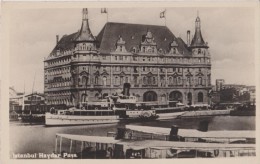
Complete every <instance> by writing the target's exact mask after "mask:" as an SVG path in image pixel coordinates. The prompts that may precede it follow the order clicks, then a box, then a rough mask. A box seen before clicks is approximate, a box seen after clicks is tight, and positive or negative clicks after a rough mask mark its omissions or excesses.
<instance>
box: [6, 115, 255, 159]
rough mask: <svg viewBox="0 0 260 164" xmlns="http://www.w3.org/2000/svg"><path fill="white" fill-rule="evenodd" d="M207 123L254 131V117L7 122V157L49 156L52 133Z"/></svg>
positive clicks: (187, 126) (101, 132) (212, 127)
mask: <svg viewBox="0 0 260 164" xmlns="http://www.w3.org/2000/svg"><path fill="white" fill-rule="evenodd" d="M204 120H208V121H209V131H212V130H255V116H212V117H202V118H201V117H200V118H182V119H172V120H157V121H152V122H142V123H116V124H103V125H82V126H60V127H45V125H30V124H25V123H21V122H10V140H9V141H10V153H11V154H12V153H52V152H53V151H54V147H55V135H56V133H65V134H79V135H92V136H106V135H107V132H116V129H117V128H118V127H124V125H125V124H132V125H143V126H153V127H165V128H170V127H171V126H172V125H177V126H179V127H180V128H183V129H198V126H199V123H200V121H204Z"/></svg>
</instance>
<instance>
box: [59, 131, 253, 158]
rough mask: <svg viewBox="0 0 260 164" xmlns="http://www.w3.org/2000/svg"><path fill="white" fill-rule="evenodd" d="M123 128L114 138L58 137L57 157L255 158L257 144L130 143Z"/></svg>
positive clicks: (135, 141) (131, 140) (150, 141)
mask: <svg viewBox="0 0 260 164" xmlns="http://www.w3.org/2000/svg"><path fill="white" fill-rule="evenodd" d="M125 134H126V133H125V131H124V130H123V129H121V128H119V129H118V132H117V134H116V136H115V137H104V136H85V135H74V134H60V133H58V134H56V141H55V151H54V152H55V154H57V155H59V156H60V157H61V158H65V159H71V158H76V159H136V158H137V159H141V158H144V159H158V158H159V159H163V158H217V157H241V156H256V150H255V145H254V144H227V143H223V144H220V143H200V142H177V141H163V140H152V139H131V138H130V139H129V138H127V137H128V136H125Z"/></svg>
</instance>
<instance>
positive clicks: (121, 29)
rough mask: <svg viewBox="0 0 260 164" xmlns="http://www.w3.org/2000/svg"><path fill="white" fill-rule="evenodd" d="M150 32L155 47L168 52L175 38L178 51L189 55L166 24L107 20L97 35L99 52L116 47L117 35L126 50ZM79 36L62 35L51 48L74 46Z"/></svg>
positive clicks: (77, 34)
mask: <svg viewBox="0 0 260 164" xmlns="http://www.w3.org/2000/svg"><path fill="white" fill-rule="evenodd" d="M148 30H149V31H150V32H152V35H153V37H154V42H155V43H156V44H157V49H158V50H159V49H162V50H163V51H166V52H169V50H170V44H171V43H172V42H173V40H175V41H176V42H177V44H178V48H177V49H178V51H179V52H180V53H181V54H184V55H190V51H189V49H188V47H187V45H186V44H185V42H184V41H183V40H182V39H181V38H176V37H175V36H174V34H173V33H172V32H171V31H170V30H169V29H168V28H167V27H166V26H157V25H143V24H128V23H113V22H108V23H106V24H105V26H104V27H103V29H102V30H101V31H100V33H99V34H98V36H97V38H96V39H97V43H98V45H97V46H98V48H99V51H100V53H110V52H111V51H114V50H115V49H116V43H117V41H118V39H119V36H121V37H122V39H123V40H124V41H125V42H126V44H125V46H126V50H127V51H129V52H130V51H131V49H132V48H133V47H139V46H140V44H141V42H142V37H143V36H145V35H146V34H147V31H148ZM78 36H79V32H75V33H73V34H70V35H64V36H63V37H62V38H61V39H60V41H59V42H58V44H57V45H56V46H55V48H54V49H53V50H52V53H54V52H55V51H56V50H60V51H64V50H69V49H72V48H74V44H75V43H74V41H75V40H76V38H77V37H78Z"/></svg>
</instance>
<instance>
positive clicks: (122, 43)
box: [116, 35, 126, 52]
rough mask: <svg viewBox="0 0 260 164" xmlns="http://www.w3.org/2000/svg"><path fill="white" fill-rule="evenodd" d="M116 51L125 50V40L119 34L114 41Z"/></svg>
mask: <svg viewBox="0 0 260 164" xmlns="http://www.w3.org/2000/svg"><path fill="white" fill-rule="evenodd" d="M116 51H117V52H126V49H125V41H124V40H123V38H122V37H121V36H120V35H119V39H118V41H117V42H116Z"/></svg>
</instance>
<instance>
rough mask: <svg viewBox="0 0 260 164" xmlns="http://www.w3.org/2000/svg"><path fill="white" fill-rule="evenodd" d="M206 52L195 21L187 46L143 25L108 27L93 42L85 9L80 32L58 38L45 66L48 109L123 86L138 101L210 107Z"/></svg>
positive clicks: (162, 30) (160, 29)
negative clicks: (128, 84)
mask: <svg viewBox="0 0 260 164" xmlns="http://www.w3.org/2000/svg"><path fill="white" fill-rule="evenodd" d="M208 48H209V47H208V45H207V43H206V42H204V40H203V37H202V34H201V22H200V18H199V17H197V18H196V21H195V34H194V37H193V38H192V40H191V42H190V31H187V43H185V42H184V41H183V40H182V39H181V38H177V37H175V35H174V34H173V33H172V32H171V31H170V30H169V29H168V28H167V27H166V26H157V25H143V24H127V23H112V22H108V23H106V24H105V26H104V27H103V29H102V30H101V31H100V33H99V34H98V35H97V36H96V37H95V36H93V35H92V33H91V30H90V28H89V23H88V11H87V9H83V18H82V26H81V29H80V30H79V31H78V32H75V33H73V34H70V35H65V36H63V37H62V38H61V39H60V40H59V39H58V37H57V45H56V46H55V48H54V49H53V50H52V52H51V53H50V55H49V56H48V57H47V58H46V59H45V61H44V74H45V84H44V85H45V86H44V88H45V89H44V93H45V96H46V103H47V104H66V105H81V104H83V103H85V102H87V101H93V100H94V99H97V98H100V97H105V96H107V95H112V94H115V93H119V92H120V91H121V90H122V89H123V85H124V84H125V83H130V85H131V89H130V94H131V95H135V96H136V97H137V98H138V100H139V101H154V102H157V103H159V104H165V103H166V104H167V103H168V102H169V101H175V102H182V103H183V104H198V103H208V101H209V100H208V91H209V90H210V89H211V80H210V79H211V63H210V60H211V59H210V53H209V51H208Z"/></svg>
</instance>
